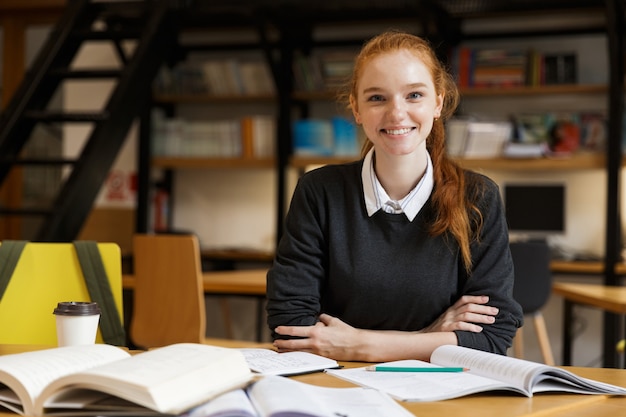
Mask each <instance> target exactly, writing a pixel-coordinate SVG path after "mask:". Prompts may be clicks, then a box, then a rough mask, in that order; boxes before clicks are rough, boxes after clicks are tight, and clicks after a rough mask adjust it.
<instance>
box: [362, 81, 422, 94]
mask: <svg viewBox="0 0 626 417" xmlns="http://www.w3.org/2000/svg"><path fill="white" fill-rule="evenodd" d="M407 87H408V88H425V87H428V85H427V84H426V83H412V84H407ZM379 91H384V89H383V88H381V87H369V88H366V89H365V90H363V94H367V93H375V92H379Z"/></svg>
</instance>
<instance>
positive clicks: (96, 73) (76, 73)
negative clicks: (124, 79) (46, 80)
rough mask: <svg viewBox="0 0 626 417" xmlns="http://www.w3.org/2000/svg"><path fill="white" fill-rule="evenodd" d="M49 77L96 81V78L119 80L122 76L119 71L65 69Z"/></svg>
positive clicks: (52, 72)
mask: <svg viewBox="0 0 626 417" xmlns="http://www.w3.org/2000/svg"><path fill="white" fill-rule="evenodd" d="M50 75H52V76H54V77H59V78H71V79H98V78H119V77H121V75H122V70H121V69H88V70H86V69H83V70H71V69H66V68H60V69H56V70H54V71H51V72H50Z"/></svg>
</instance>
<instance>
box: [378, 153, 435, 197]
mask: <svg viewBox="0 0 626 417" xmlns="http://www.w3.org/2000/svg"><path fill="white" fill-rule="evenodd" d="M426 165H427V159H426V152H424V153H419V154H418V155H415V154H413V155H403V156H393V157H388V156H387V157H385V156H383V157H380V156H378V155H375V160H374V169H375V171H376V177H377V178H378V181H380V183H381V185H382V186H383V188H384V189H385V191H386V192H387V194H388V195H389V197H390V198H392V199H394V200H401V199H402V198H404V197H405V196H406V195H407V194H408V193H409V192H411V190H412V189H413V188H415V186H416V185H417V184H418V183H419V181H420V179H421V178H422V176H424V173H425V172H426Z"/></svg>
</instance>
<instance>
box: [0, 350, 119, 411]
mask: <svg viewBox="0 0 626 417" xmlns="http://www.w3.org/2000/svg"><path fill="white" fill-rule="evenodd" d="M129 356H130V354H129V353H128V352H126V351H124V350H122V349H120V348H117V347H115V346H111V345H105V344H94V345H85V346H68V347H62V348H54V349H46V350H39V351H33V352H25V353H17V354H12V355H4V356H0V376H1V378H2V383H5V384H7V385H9V386H10V388H11V389H13V390H14V391H15V393H16V394H17V395H18V397H20V400H21V401H22V402H24V401H27V402H28V403H32V402H33V401H34V399H35V398H37V397H38V396H39V394H40V393H41V392H42V391H43V389H44V388H45V387H46V386H47V385H48V384H49V383H50V382H52V381H53V380H55V379H57V378H59V377H62V376H64V375H69V374H72V373H74V372H78V371H81V370H84V369H88V368H93V367H95V366H99V365H102V364H105V363H109V362H113V361H116V360H119V359H124V358H127V357H129ZM7 375H9V376H11V378H14V379H15V380H17V381H19V382H20V384H21V385H22V386H21V387H19V386H16V385H15V381H14V383H13V384H10V383H8V382H9V377H8V376H7ZM26 398H27V399H26ZM24 405H26V404H24Z"/></svg>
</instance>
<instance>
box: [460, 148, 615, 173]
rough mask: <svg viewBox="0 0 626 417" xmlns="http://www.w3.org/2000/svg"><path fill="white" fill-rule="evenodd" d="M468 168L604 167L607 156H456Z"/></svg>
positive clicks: (555, 168) (557, 169) (585, 153)
mask: <svg viewBox="0 0 626 417" xmlns="http://www.w3.org/2000/svg"><path fill="white" fill-rule="evenodd" d="M455 161H457V162H458V163H459V164H460V165H461V166H462V167H463V168H466V169H497V170H508V171H515V170H524V171H533V170H534V171H559V170H577V169H603V168H605V167H606V163H605V161H606V157H605V155H604V154H602V153H599V152H598V153H596V152H593V153H592V152H580V153H574V154H572V155H569V156H566V157H554V158H481V159H470V158H455Z"/></svg>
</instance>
